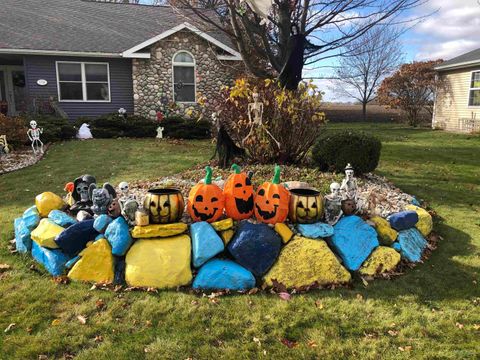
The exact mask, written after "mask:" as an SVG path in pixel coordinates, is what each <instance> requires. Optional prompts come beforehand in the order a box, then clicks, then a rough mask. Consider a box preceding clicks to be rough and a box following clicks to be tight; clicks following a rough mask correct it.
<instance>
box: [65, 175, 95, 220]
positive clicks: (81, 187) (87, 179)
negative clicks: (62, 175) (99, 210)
mask: <svg viewBox="0 0 480 360" xmlns="http://www.w3.org/2000/svg"><path fill="white" fill-rule="evenodd" d="M96 182H97V180H96V179H95V177H93V176H92V175H82V176H80V177H78V178H76V179H75V180H74V181H73V191H72V197H73V200H74V201H75V203H74V204H73V205H72V206H71V207H70V211H71V212H72V213H73V214H74V215H75V214H77V213H78V212H79V211H80V210H84V211H86V212H88V213H90V214H92V210H91V209H90V207H91V206H92V199H91V198H90V195H89V192H88V188H89V187H90V185H91V184H95V183H96Z"/></svg>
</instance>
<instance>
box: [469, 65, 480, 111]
mask: <svg viewBox="0 0 480 360" xmlns="http://www.w3.org/2000/svg"><path fill="white" fill-rule="evenodd" d="M468 106H480V71H474V72H472V79H471V82H470V93H469V96H468Z"/></svg>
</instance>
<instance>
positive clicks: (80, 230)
mask: <svg viewBox="0 0 480 360" xmlns="http://www.w3.org/2000/svg"><path fill="white" fill-rule="evenodd" d="M93 222H94V220H93V219H89V220H84V221H80V222H78V223H76V224H73V225H71V226H69V227H68V228H66V229H65V230H64V231H63V232H62V233H61V234H60V235H58V236H57V238H56V239H55V242H56V243H57V245H58V247H60V248H61V249H62V251H63V252H64V253H65V254H68V255H70V256H72V257H73V256H76V255H78V254H79V253H80V251H82V250H83V249H85V247H86V246H87V243H88V242H90V241H94V240H95V237H96V236H97V235H98V232H97V231H96V230H95V229H94V228H93Z"/></svg>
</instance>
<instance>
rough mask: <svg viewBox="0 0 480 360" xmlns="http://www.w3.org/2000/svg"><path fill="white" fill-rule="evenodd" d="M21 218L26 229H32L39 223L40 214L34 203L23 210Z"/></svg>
mask: <svg viewBox="0 0 480 360" xmlns="http://www.w3.org/2000/svg"><path fill="white" fill-rule="evenodd" d="M22 219H23V221H24V223H25V226H26V227H27V228H28V230H30V231H33V230H34V229H35V228H36V227H37V226H38V224H39V223H40V214H39V213H38V210H37V207H36V206H35V205H33V206H31V207H29V208H28V209H27V210H25V211H24V212H23V215H22Z"/></svg>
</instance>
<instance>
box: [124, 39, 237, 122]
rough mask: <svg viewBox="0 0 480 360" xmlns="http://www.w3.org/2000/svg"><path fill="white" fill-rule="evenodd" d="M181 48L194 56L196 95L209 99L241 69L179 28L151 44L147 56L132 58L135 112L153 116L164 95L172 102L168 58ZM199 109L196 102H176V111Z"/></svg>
mask: <svg viewBox="0 0 480 360" xmlns="http://www.w3.org/2000/svg"><path fill="white" fill-rule="evenodd" d="M181 50H185V51H188V52H190V53H191V54H193V56H194V57H195V70H196V74H195V75H196V85H197V87H196V89H197V98H198V96H199V95H202V96H205V97H206V98H207V99H210V100H211V99H212V98H214V97H215V96H218V94H219V91H220V88H221V87H222V86H223V85H231V84H233V82H234V80H235V78H236V77H237V76H238V75H239V74H240V73H241V70H240V69H242V65H243V64H242V62H240V61H226V60H218V59H217V52H216V51H217V48H216V46H215V45H213V44H211V43H209V42H207V41H206V40H204V39H202V38H201V37H200V36H198V35H195V34H194V33H192V32H191V31H188V30H185V31H180V32H177V33H175V34H173V35H172V36H169V37H168V38H165V39H163V40H160V41H159V42H158V43H156V44H154V45H153V46H152V47H151V49H150V51H151V58H150V59H133V68H132V72H133V98H134V106H135V114H137V115H142V116H147V117H149V118H152V119H154V118H155V117H156V112H157V111H158V110H159V109H161V99H162V97H164V96H166V97H167V98H168V101H169V102H173V85H172V82H173V79H172V72H173V68H172V59H173V55H174V54H175V53H176V52H178V51H181ZM190 108H193V109H195V110H199V105H197V104H178V110H177V113H180V114H182V113H185V112H186V111H187V110H188V109H190Z"/></svg>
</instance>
